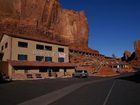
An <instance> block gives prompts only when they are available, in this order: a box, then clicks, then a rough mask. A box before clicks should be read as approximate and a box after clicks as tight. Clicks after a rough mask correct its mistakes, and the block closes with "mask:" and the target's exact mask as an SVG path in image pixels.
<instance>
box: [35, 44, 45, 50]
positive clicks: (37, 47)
mask: <svg viewBox="0 0 140 105" xmlns="http://www.w3.org/2000/svg"><path fill="white" fill-rule="evenodd" d="M40 47H42V48H40ZM36 49H37V50H44V45H41V44H36Z"/></svg>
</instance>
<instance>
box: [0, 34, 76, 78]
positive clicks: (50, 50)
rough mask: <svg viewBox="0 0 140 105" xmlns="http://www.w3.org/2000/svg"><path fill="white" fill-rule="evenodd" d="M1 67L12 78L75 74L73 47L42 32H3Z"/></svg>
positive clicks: (1, 39) (0, 54)
mask: <svg viewBox="0 0 140 105" xmlns="http://www.w3.org/2000/svg"><path fill="white" fill-rule="evenodd" d="M0 60H1V61H0V71H1V72H4V73H5V74H6V75H8V76H9V77H10V78H12V79H27V78H48V77H62V76H71V75H72V73H73V72H74V70H75V65H72V64H71V63H69V47H68V46H67V45H64V44H61V43H59V42H56V41H48V40H46V38H42V37H39V35H35V36H28V35H20V34H16V35H15V34H3V35H2V37H1V38H0Z"/></svg>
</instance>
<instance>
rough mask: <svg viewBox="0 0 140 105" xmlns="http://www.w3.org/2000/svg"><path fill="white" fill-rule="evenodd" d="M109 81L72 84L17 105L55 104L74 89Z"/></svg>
mask: <svg viewBox="0 0 140 105" xmlns="http://www.w3.org/2000/svg"><path fill="white" fill-rule="evenodd" d="M111 79H112V78H106V79H102V80H93V81H88V82H84V83H78V84H74V85H71V86H67V87H65V88H62V89H59V90H56V91H54V92H51V93H48V94H46V95H43V96H40V97H37V98H34V99H31V100H28V101H25V102H23V103H20V104H18V105H49V104H51V103H53V102H55V101H56V100H58V99H61V98H62V97H64V96H66V95H68V94H70V93H72V92H73V91H75V90H76V89H79V88H81V87H82V86H85V85H89V84H92V83H98V82H103V81H107V80H111Z"/></svg>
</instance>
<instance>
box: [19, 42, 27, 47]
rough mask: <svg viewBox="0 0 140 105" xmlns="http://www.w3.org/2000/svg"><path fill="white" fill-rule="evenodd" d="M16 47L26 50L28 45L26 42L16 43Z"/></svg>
mask: <svg viewBox="0 0 140 105" xmlns="http://www.w3.org/2000/svg"><path fill="white" fill-rule="evenodd" d="M18 47H24V48H27V47H28V43H26V42H18Z"/></svg>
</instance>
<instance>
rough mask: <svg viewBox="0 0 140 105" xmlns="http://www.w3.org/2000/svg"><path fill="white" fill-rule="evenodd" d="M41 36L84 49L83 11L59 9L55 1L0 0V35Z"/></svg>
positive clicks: (84, 22) (85, 23)
mask: <svg viewBox="0 0 140 105" xmlns="http://www.w3.org/2000/svg"><path fill="white" fill-rule="evenodd" d="M3 32H4V33H14V34H32V35H34V34H43V35H47V36H48V38H49V39H53V40H57V41H60V42H62V43H66V44H69V45H70V46H75V47H80V46H81V44H82V47H83V48H88V33H89V29H88V22H87V18H86V16H85V13H84V12H83V11H80V12H77V11H73V10H66V9H63V8H62V7H61V5H60V3H59V0H0V33H3Z"/></svg>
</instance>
